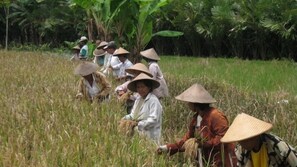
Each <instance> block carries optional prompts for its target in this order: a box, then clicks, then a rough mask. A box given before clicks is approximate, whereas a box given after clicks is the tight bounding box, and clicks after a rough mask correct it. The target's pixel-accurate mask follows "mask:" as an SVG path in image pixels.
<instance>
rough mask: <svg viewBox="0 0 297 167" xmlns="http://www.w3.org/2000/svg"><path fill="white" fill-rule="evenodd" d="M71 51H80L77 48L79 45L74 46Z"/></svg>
mask: <svg viewBox="0 0 297 167" xmlns="http://www.w3.org/2000/svg"><path fill="white" fill-rule="evenodd" d="M72 49H73V50H80V47H79V45H76V46H74V47H73V48H72Z"/></svg>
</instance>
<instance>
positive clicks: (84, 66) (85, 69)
mask: <svg viewBox="0 0 297 167" xmlns="http://www.w3.org/2000/svg"><path fill="white" fill-rule="evenodd" d="M98 67H99V66H98V65H97V64H95V63H91V62H82V63H81V64H79V65H78V66H77V67H76V68H75V69H74V74H75V75H81V76H86V75H89V74H92V73H93V72H95V71H97V69H98Z"/></svg>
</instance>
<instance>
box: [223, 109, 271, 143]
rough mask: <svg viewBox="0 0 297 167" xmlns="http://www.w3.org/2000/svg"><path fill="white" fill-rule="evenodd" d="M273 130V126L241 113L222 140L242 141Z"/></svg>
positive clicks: (227, 141)
mask: <svg viewBox="0 0 297 167" xmlns="http://www.w3.org/2000/svg"><path fill="white" fill-rule="evenodd" d="M271 128H272V124H270V123H267V122H264V121H262V120H259V119H257V118H255V117H252V116H250V115H248V114H245V113H241V114H238V115H237V116H236V118H235V119H234V121H233V123H232V124H231V126H230V127H229V129H228V130H227V132H226V133H225V135H224V136H223V138H221V142H223V143H230V142H235V141H242V140H245V139H249V138H252V137H255V136H258V135H260V134H262V133H264V132H267V131H268V130H270V129H271Z"/></svg>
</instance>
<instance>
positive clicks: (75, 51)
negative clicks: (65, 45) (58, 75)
mask: <svg viewBox="0 0 297 167" xmlns="http://www.w3.org/2000/svg"><path fill="white" fill-rule="evenodd" d="M72 51H73V55H72V57H71V58H70V60H71V61H73V60H79V52H80V47H79V45H76V46H74V47H73V48H72Z"/></svg>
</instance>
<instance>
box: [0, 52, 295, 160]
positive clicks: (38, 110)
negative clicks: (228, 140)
mask: <svg viewBox="0 0 297 167" xmlns="http://www.w3.org/2000/svg"><path fill="white" fill-rule="evenodd" d="M0 60H1V61H0V71H1V73H0V77H1V80H0V92H1V94H0V108H1V111H0V162H1V166H183V165H185V166H187V165H189V163H188V162H187V161H186V160H185V159H184V158H183V157H182V155H175V156H173V157H168V156H166V155H162V156H159V155H156V154H155V150H156V147H157V146H156V145H154V144H152V143H150V142H149V141H147V140H146V139H144V138H142V137H141V136H135V137H133V138H128V137H125V136H122V135H120V134H119V133H118V132H117V126H118V122H119V120H120V119H121V118H122V117H123V116H124V115H125V112H126V111H125V110H124V109H123V107H122V106H120V105H119V104H118V103H117V102H116V100H115V99H114V98H112V99H111V101H110V102H109V103H104V104H101V105H97V104H92V105H91V104H89V103H87V102H84V101H83V102H78V101H76V100H75V99H74V96H75V93H76V83H77V80H78V79H79V78H78V77H77V76H74V75H73V69H74V67H75V66H76V65H77V63H75V62H70V61H68V60H67V59H65V58H63V57H61V56H57V55H53V54H50V53H47V54H43V53H41V52H13V51H10V52H3V51H0ZM283 63H284V64H286V65H284V64H283ZM160 64H161V68H162V70H163V72H164V74H165V77H166V79H167V82H168V85H169V89H170V93H171V95H172V97H171V98H167V99H164V100H163V101H162V104H163V108H164V115H163V117H164V118H163V131H162V136H163V143H164V144H165V143H168V142H174V141H176V140H178V139H180V138H181V137H182V135H183V134H184V133H185V131H186V129H187V123H188V122H189V119H190V118H191V116H192V115H193V113H191V112H189V110H188V108H187V106H186V105H185V104H184V103H182V102H179V101H176V100H175V99H174V98H173V97H174V96H175V95H177V94H179V93H181V92H182V91H183V90H185V89H186V88H188V87H189V86H191V85H192V84H193V83H195V82H198V83H200V84H202V85H204V86H205V87H206V88H207V90H209V91H210V93H211V94H212V95H213V96H214V97H215V98H216V99H217V101H218V103H217V104H215V105H216V106H217V107H218V108H220V109H221V110H222V111H223V112H225V113H226V115H227V116H228V118H229V119H230V122H231V120H233V118H234V117H235V115H236V114H237V113H240V112H246V113H249V114H251V115H254V116H257V117H258V118H261V119H264V120H267V121H270V122H272V123H274V128H273V130H272V131H273V133H275V134H278V135H279V136H281V137H283V138H284V139H285V140H286V141H288V142H289V143H291V144H292V145H293V146H296V143H297V134H296V128H297V125H296V124H295V120H296V119H297V116H296V108H297V107H296V106H297V104H296V97H295V94H296V93H295V91H296V90H292V89H293V88H295V87H296V84H293V83H296V77H295V78H294V77H292V75H295V74H294V73H291V72H295V73H296V67H295V65H294V63H292V62H277V61H272V62H252V61H251V62H250V61H242V60H237V59H234V60H233V59H230V60H224V59H200V58H199V59H197V58H178V57H164V58H163V57H162V60H161V62H160ZM235 64H240V65H238V66H236V65H235ZM280 65H281V66H282V71H281V72H279V73H278V75H274V76H270V77H271V78H273V80H276V81H280V80H281V81H283V82H275V84H276V85H277V86H278V87H279V88H274V87H273V86H271V88H269V89H268V88H267V90H263V89H259V90H258V86H259V87H260V86H261V84H262V83H265V82H266V81H265V82H264V79H263V80H261V78H260V77H259V76H263V77H264V76H265V75H266V74H267V75H268V73H269V71H270V70H271V71H274V72H276V70H275V69H277V68H278V66H280ZM263 66H267V67H266V68H265V67H263ZM273 66H275V67H274V68H273ZM243 67H245V68H246V70H243V69H244V68H243ZM235 68H236V69H235ZM222 69H225V71H223V70H222ZM247 69H250V70H247ZM251 69H253V70H251ZM238 70H239V71H244V72H243V73H240V72H238ZM266 70H268V71H266ZM294 70H295V71H294ZM259 71H262V74H265V75H261V74H259ZM221 75H224V76H221ZM236 75H237V76H240V78H242V81H241V82H243V84H238V83H236V82H234V81H236ZM254 75H256V76H258V77H253V78H252V79H250V80H249V79H246V78H248V77H249V76H254ZM245 76H246V77H245ZM257 78H258V80H257ZM289 82H290V83H289ZM257 83H258V84H259V85H258V84H257ZM251 85H253V86H251ZM254 85H255V86H254ZM272 85H273V84H272ZM115 86H116V84H115V82H113V87H115ZM280 90H281V91H283V92H285V93H283V94H279V93H278V92H279V91H280ZM284 98H285V99H287V100H289V103H288V104H285V103H277V102H278V101H280V100H282V99H284Z"/></svg>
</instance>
